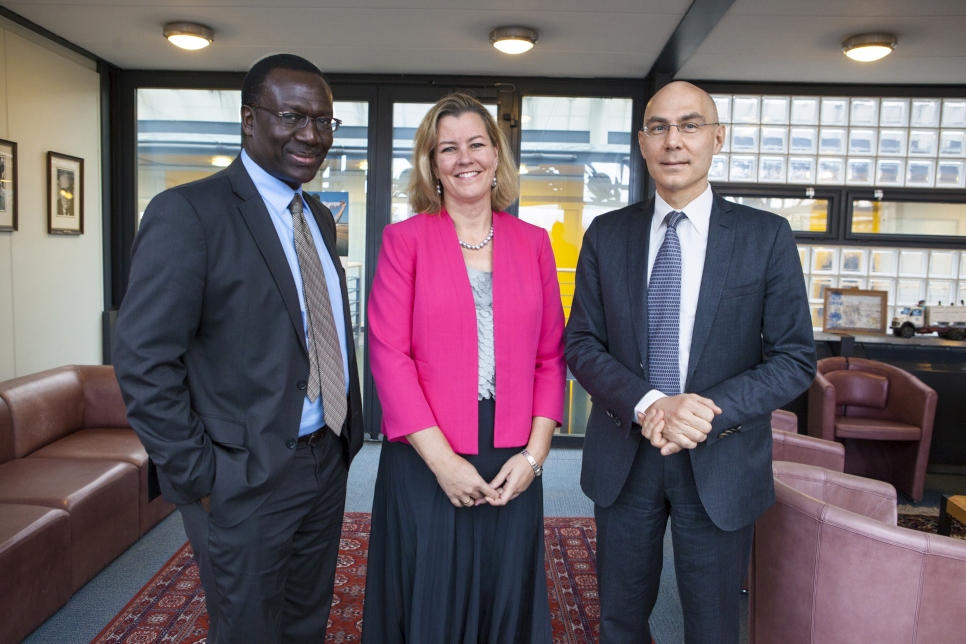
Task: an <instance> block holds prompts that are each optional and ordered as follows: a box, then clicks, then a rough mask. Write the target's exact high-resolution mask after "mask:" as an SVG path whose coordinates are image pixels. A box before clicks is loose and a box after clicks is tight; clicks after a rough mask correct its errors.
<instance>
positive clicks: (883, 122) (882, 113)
mask: <svg viewBox="0 0 966 644" xmlns="http://www.w3.org/2000/svg"><path fill="white" fill-rule="evenodd" d="M879 126H880V127H908V126H909V99H908V98H884V99H882V106H881V107H880V108H879Z"/></svg>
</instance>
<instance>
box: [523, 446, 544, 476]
mask: <svg viewBox="0 0 966 644" xmlns="http://www.w3.org/2000/svg"><path fill="white" fill-rule="evenodd" d="M520 453H521V454H523V458H525V459H527V462H528V463H530V467H532V468H533V475H534V476H540V475H541V474H543V466H542V465H538V464H537V459H535V458H533V454H531V453H530V452H528V451H527V450H523V451H522V452H520Z"/></svg>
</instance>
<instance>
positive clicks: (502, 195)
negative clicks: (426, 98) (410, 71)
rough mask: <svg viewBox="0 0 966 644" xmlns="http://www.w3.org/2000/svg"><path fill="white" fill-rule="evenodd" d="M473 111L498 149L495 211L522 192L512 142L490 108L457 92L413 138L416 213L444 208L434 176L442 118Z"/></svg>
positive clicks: (429, 116)
mask: <svg viewBox="0 0 966 644" xmlns="http://www.w3.org/2000/svg"><path fill="white" fill-rule="evenodd" d="M467 113H473V114H476V115H477V116H479V117H480V118H481V119H482V120H483V125H485V126H486V132H487V134H489V135H490V143H492V144H493V146H494V147H496V149H497V159H498V161H499V163H498V164H497V166H496V187H495V188H493V189H492V190H491V191H490V203H491V205H492V207H493V210H497V211H502V210H506V209H507V207H508V206H509V205H510V204H512V203H513V202H514V201H516V200H517V197H519V195H520V185H519V181H520V180H519V175H518V174H517V168H516V163H514V161H513V157H512V156H511V155H510V144H509V143H508V142H507V140H506V137H505V136H504V135H503V132H502V131H501V130H500V127H499V126H498V125H497V124H496V119H494V118H493V115H492V114H490V112H489V110H487V109H486V107H484V106H483V104H482V103H480V102H479V101H478V100H476V99H475V98H473V97H472V96H470V95H469V94H463V93H461V92H456V93H454V94H450V95H448V96H444V97H443V98H441V99H440V100H439V102H438V103H436V105H434V106H433V108H432V109H431V110H429V113H428V114H426V116H425V117H423V120H422V122H421V123H420V124H419V128H417V130H416V138H415V140H414V141H413V168H412V170H411V171H410V175H409V207H410V208H412V211H413V212H424V213H429V214H433V215H435V214H438V213H439V211H440V210H442V209H443V204H442V195H440V194H439V192H437V190H436V187H437V185H438V184H437V179H436V177H435V176H433V157H434V156H435V154H436V143H437V141H438V140H439V121H440V119H442V118H443V117H444V116H454V117H460V116H462V115H463V114H467Z"/></svg>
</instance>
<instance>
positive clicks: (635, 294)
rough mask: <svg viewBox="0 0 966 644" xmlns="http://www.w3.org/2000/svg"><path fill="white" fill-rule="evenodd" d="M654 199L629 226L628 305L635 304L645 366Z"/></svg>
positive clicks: (633, 215)
mask: <svg viewBox="0 0 966 644" xmlns="http://www.w3.org/2000/svg"><path fill="white" fill-rule="evenodd" d="M653 217H654V199H653V198H652V199H650V200H649V201H647V202H646V203H644V204H642V205H641V209H640V210H639V211H635V212H633V213H631V220H630V222H629V223H628V226H627V289H628V293H627V301H628V302H631V312H632V322H633V324H634V333H635V334H636V336H637V346H638V349H639V351H640V354H641V364H642V365H646V364H647V255H648V252H649V251H650V243H651V218H653Z"/></svg>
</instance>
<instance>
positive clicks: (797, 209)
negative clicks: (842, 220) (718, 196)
mask: <svg viewBox="0 0 966 644" xmlns="http://www.w3.org/2000/svg"><path fill="white" fill-rule="evenodd" d="M725 199H727V200H728V201H732V202H734V203H737V204H742V205H745V206H750V207H752V208H757V209H759V210H767V211H768V212H773V213H775V214H776V215H781V216H782V217H784V218H785V219H787V220H788V223H789V224H791V227H792V230H794V231H797V232H810V233H824V232H828V219H829V200H828V199H808V198H802V199H799V198H789V197H731V196H725Z"/></svg>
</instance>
